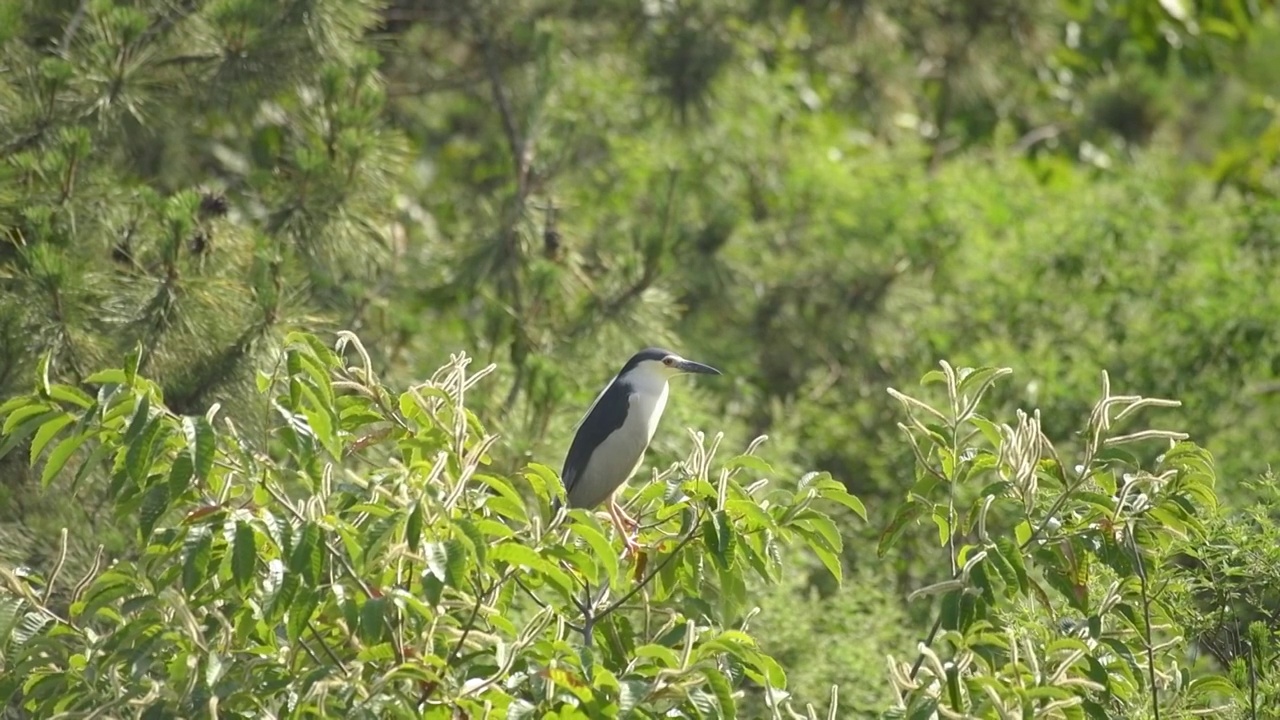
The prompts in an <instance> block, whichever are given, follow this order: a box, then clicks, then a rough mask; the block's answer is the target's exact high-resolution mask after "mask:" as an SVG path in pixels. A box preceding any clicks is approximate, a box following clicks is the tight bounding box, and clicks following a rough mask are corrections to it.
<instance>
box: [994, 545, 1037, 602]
mask: <svg viewBox="0 0 1280 720" xmlns="http://www.w3.org/2000/svg"><path fill="white" fill-rule="evenodd" d="M995 544H996V548H998V550H999V552H1000V556H1001V557H1002V558H1003V559H1004V560H1005V561H1006V562H1007V563H1008V564H1009V566H1010V567H1012V568H1013V573H1014V576H1015V578H1016V580H1017V587H1018V592H1020V593H1022V594H1023V595H1027V594H1028V593H1029V592H1030V588H1031V582H1030V579H1029V578H1028V577H1027V567H1026V564H1025V563H1024V562H1023V558H1022V551H1021V550H1019V549H1018V547H1017V546H1015V545H1014V544H1013V541H1012V540H1010V539H1009V537H1008V536H1007V535H1004V536H1000V537H998V538H996V541H995Z"/></svg>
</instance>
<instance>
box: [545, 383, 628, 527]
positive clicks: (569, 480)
mask: <svg viewBox="0 0 1280 720" xmlns="http://www.w3.org/2000/svg"><path fill="white" fill-rule="evenodd" d="M630 406H631V388H630V387H629V386H628V385H626V384H625V383H621V382H618V381H617V379H614V381H613V382H611V383H609V387H607V388H605V390H604V392H603V393H601V394H600V396H599V397H598V398H596V402H595V404H593V405H592V406H591V409H590V410H588V411H587V414H586V416H585V417H583V419H582V422H581V423H579V424H578V432H577V434H576V435H574V437H573V443H572V444H570V445H569V454H568V455H567V456H566V457H565V460H564V469H563V470H561V472H560V478H561V480H562V481H563V482H564V488H565V493H566V494H567V495H568V498H569V507H583V508H590V507H595V506H597V505H599V504H600V503H602V502H604V501H605V499H607V498H608V497H609V495H610V494H612V493H613V491H614V490H616V489H617V488H618V486H619V485H621V484H622V483H624V482H626V480H627V479H628V478H629V477H630V475H631V473H632V472H634V471H635V468H636V465H637V463H638V462H639V461H640V457H641V455H643V453H644V449H645V445H646V444H647V443H646V442H645V441H646V440H647V439H648V438H647V437H643V436H644V432H643V430H642V431H641V432H640V433H627V435H632V434H635V435H640V436H642V437H640V438H639V442H637V441H636V440H635V439H628V438H624V437H622V435H619V434H615V433H616V431H617V430H619V429H621V428H622V426H623V425H624V424H625V423H626V421H627V411H628V409H629V408H630ZM611 436H612V437H611ZM593 450H595V451H596V452H594V453H593V452H592V451H593Z"/></svg>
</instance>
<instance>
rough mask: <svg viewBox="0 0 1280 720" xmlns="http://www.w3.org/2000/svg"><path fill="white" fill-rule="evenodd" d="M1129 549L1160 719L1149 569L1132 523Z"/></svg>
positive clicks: (1154, 708) (1127, 535)
mask: <svg viewBox="0 0 1280 720" xmlns="http://www.w3.org/2000/svg"><path fill="white" fill-rule="evenodd" d="M1125 539H1126V540H1127V541H1128V544H1129V549H1130V550H1132V551H1133V560H1134V569H1135V570H1137V572H1138V589H1139V590H1140V591H1141V593H1142V621H1143V622H1142V624H1143V638H1142V640H1143V644H1144V645H1146V648H1147V673H1148V676H1149V678H1150V682H1151V713H1152V715H1153V716H1154V720H1160V691H1159V689H1157V688H1156V651H1155V647H1154V646H1153V644H1152V641H1151V598H1150V597H1149V596H1148V594H1147V569H1146V566H1145V565H1144V564H1143V562H1142V549H1141V548H1139V547H1138V539H1137V537H1136V536H1135V535H1134V532H1133V525H1132V524H1130V525H1129V527H1128V529H1127V530H1126V532H1125Z"/></svg>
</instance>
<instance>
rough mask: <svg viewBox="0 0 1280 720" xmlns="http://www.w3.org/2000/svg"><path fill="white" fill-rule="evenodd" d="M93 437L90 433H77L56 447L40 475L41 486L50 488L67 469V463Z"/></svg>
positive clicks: (61, 441)
mask: <svg viewBox="0 0 1280 720" xmlns="http://www.w3.org/2000/svg"><path fill="white" fill-rule="evenodd" d="M90 437H92V436H91V435H90V434H89V433H77V434H75V435H72V436H71V437H68V438H63V439H62V440H60V441H59V442H58V444H57V445H55V446H54V448H53V451H52V452H50V453H49V457H48V459H47V460H45V463H44V470H43V471H42V472H41V473H40V484H41V485H43V486H44V487H49V483H51V482H53V479H54V478H55V477H57V476H58V473H60V472H62V468H64V467H66V465H67V461H68V460H70V459H71V456H72V455H74V454H75V452H76V450H79V449H80V446H81V445H84V443H85V441H87V440H88V439H89V438H90Z"/></svg>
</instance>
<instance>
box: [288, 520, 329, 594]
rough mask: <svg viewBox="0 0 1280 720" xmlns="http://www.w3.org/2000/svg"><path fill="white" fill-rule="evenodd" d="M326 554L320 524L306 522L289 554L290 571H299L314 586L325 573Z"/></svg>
mask: <svg viewBox="0 0 1280 720" xmlns="http://www.w3.org/2000/svg"><path fill="white" fill-rule="evenodd" d="M324 556H325V547H324V543H323V542H321V530H320V526H319V525H316V524H315V523H314V522H307V523H305V524H304V525H303V526H302V532H301V534H299V535H298V541H297V544H295V545H294V546H293V552H291V553H290V554H289V571H290V572H295V573H298V575H300V576H301V577H302V579H303V580H304V581H305V582H306V583H307V584H308V585H313V586H314V585H316V584H318V583H319V582H320V578H321V575H322V574H323V573H324Z"/></svg>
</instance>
